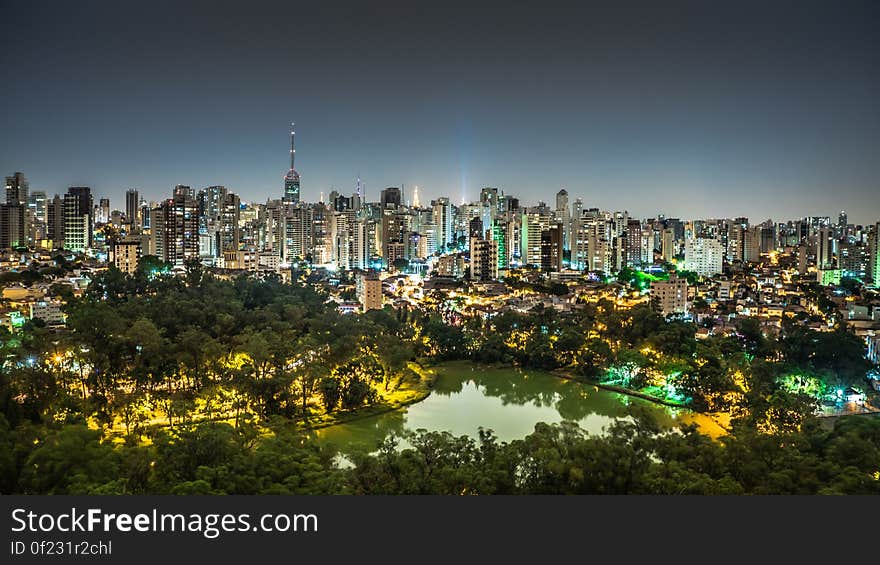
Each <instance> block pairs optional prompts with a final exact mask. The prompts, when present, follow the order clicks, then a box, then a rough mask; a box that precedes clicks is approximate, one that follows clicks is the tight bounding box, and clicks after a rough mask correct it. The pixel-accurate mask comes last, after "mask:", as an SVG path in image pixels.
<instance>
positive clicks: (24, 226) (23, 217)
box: [0, 173, 30, 249]
mask: <svg viewBox="0 0 880 565" xmlns="http://www.w3.org/2000/svg"><path fill="white" fill-rule="evenodd" d="M28 218H30V213H29V211H28V182H27V180H26V179H25V177H24V173H15V174H14V175H12V176H9V177H6V201H5V202H4V203H3V204H2V205H0V248H3V249H6V248H9V247H21V246H26V245H27V244H28V241H27V236H28V234H29V233H30V229H29V226H28V221H27V220H28Z"/></svg>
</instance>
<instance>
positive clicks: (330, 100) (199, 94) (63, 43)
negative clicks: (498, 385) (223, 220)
mask: <svg viewBox="0 0 880 565" xmlns="http://www.w3.org/2000/svg"><path fill="white" fill-rule="evenodd" d="M179 4H184V2H174V3H170V2H169V3H161V2H137V3H135V2H112V3H111V2H84V1H77V2H41V1H36V0H29V1H21V2H14V3H12V2H3V8H2V21H3V22H4V25H3V34H2V39H0V41H2V48H0V68H2V77H3V82H4V85H3V88H2V93H0V98H2V104H0V107H2V118H0V133H2V135H0V173H2V174H4V175H8V174H11V173H12V172H14V171H19V170H20V171H23V172H24V173H25V174H26V175H27V177H28V178H29V179H30V183H31V190H40V189H42V190H46V191H47V192H48V193H49V194H50V195H51V194H53V193H63V192H64V191H65V190H66V187H67V186H71V185H87V186H91V187H92V188H93V190H94V192H95V193H96V195H97V196H109V197H110V198H111V203H112V205H113V207H114V208H124V200H123V199H122V198H123V196H122V195H123V192H124V190H125V189H126V188H128V187H136V188H139V189H140V190H141V191H142V193H144V194H145V195H146V197H147V198H150V199H158V198H161V197H165V196H167V195H169V194H170V191H171V188H172V187H173V185H175V184H178V183H181V184H188V185H191V186H193V187H196V188H201V187H204V186H208V185H212V184H223V185H226V186H227V187H229V188H230V189H231V190H234V191H236V192H238V193H239V194H241V195H242V197H243V199H246V200H257V201H265V199H266V198H267V197H269V196H271V197H273V198H278V197H280V196H281V194H282V186H283V183H282V177H283V175H284V173H285V172H286V170H287V168H288V143H289V141H288V139H289V138H288V135H289V123H290V122H291V121H295V122H296V124H297V127H296V129H297V169H298V170H299V172H300V174H301V175H302V186H303V198H304V199H305V200H308V201H316V200H317V199H318V193H319V191H324V193H325V195H326V194H328V193H329V191H330V190H332V189H333V188H336V189H337V190H340V191H342V192H345V193H351V192H353V190H354V185H355V178H356V176H357V175H358V174H360V175H361V178H362V179H363V181H364V183H365V184H366V188H367V197H368V199H370V200H376V199H378V191H379V190H380V189H381V188H384V187H386V186H389V185H400V184H401V183H404V184H405V185H406V192H407V196H408V195H409V194H410V193H411V188H412V186H414V185H418V186H419V187H420V192H421V200H422V202H423V203H425V202H427V201H428V200H429V199H430V198H433V197H436V196H439V195H449V196H450V197H452V198H453V200H454V201H456V202H460V201H461V200H462V198H463V197H464V198H467V199H468V200H472V199H476V197H477V195H478V193H479V189H480V187H482V186H497V187H499V188H501V189H503V190H504V191H505V192H506V193H509V194H514V195H518V196H519V197H520V198H522V199H523V200H524V201H525V203H527V204H531V203H534V202H537V201H538V200H539V199H543V200H545V201H547V202H550V203H552V202H554V194H555V193H556V191H557V190H559V188H561V187H565V188H566V189H567V190H568V192H569V194H570V195H571V198H572V200H573V199H574V197H576V196H580V197H582V198H583V200H584V203H585V205H587V206H597V207H599V208H602V209H609V210H618V209H620V210H623V209H626V210H629V211H630V213H631V214H634V215H636V216H640V217H648V216H653V215H655V214H657V213H665V214H666V215H667V216H678V217H683V218H695V217H697V218H698V217H734V216H739V215H747V216H749V217H750V218H751V219H752V220H753V221H761V220H764V219H767V218H769V217H772V218H774V219H782V218H797V217H802V216H805V215H830V216H833V217H835V218H836V215H837V212H838V211H839V210H840V209H842V208H843V209H846V210H847V211H848V213H849V218H850V221H851V222H855V223H871V222H874V221H877V220H878V219H880V137H878V132H880V111H878V109H880V88H878V87H880V84H878V83H880V64H878V63H880V57H878V53H880V51H878V46H880V33H878V31H877V30H878V29H880V3H877V2H855V1H849V2H825V3H810V2H805V1H797V2H784V3H783V2H777V3H771V2H761V3H746V2H730V3H729V4H727V6H726V7H724V6H722V3H721V2H694V3H680V2H669V1H654V2H644V3H641V2H640V3H636V2H613V6H614V7H610V6H611V5H612V3H610V2H609V3H607V4H605V5H600V4H596V5H590V6H587V5H586V3H581V4H578V5H577V6H580V7H577V8H576V7H573V5H567V6H566V5H562V4H556V3H553V2H546V1H545V2H528V3H514V2H506V3H503V4H495V5H493V4H488V3H481V2H477V1H476V0H471V1H469V2H463V3H458V2H452V1H443V2H430V3H429V2H416V1H410V2H379V1H369V2H365V1H361V2H352V3H347V2H318V1H317V0H314V1H311V2H307V3H299V2H285V3H271V4H269V3H260V2H240V3H235V4H233V3H230V4H228V5H225V6H224V5H223V4H221V3H219V2H204V3H199V4H195V3H189V4H187V7H186V8H183V9H182V8H181V7H180V6H179ZM319 4H332V6H323V7H322V6H320V5H319ZM770 4H772V5H770Z"/></svg>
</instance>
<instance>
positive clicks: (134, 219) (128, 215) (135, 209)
mask: <svg viewBox="0 0 880 565" xmlns="http://www.w3.org/2000/svg"><path fill="white" fill-rule="evenodd" d="M139 212H140V195H139V194H138V191H137V189H136V188H129V189H128V190H126V191H125V221H126V222H127V223H128V224H130V225H131V226H132V227H133V228H139V227H140V224H141V222H139V221H138V218H139V216H140V214H139Z"/></svg>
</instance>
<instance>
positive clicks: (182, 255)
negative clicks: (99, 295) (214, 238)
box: [65, 190, 199, 266]
mask: <svg viewBox="0 0 880 565" xmlns="http://www.w3.org/2000/svg"><path fill="white" fill-rule="evenodd" d="M151 215H152V218H151V222H150V223H151V229H150V232H151V236H150V237H151V245H150V247H151V251H152V252H153V254H155V255H157V256H158V257H159V258H160V259H162V260H163V261H166V262H168V263H171V264H172V265H174V266H183V265H184V264H185V263H186V261H187V260H188V259H197V258H198V257H199V220H198V205H197V203H196V200H195V199H194V198H191V197H190V196H189V193H188V192H187V191H185V190H175V194H174V197H173V198H169V199H168V200H165V201H163V202H162V203H161V204H160V205H159V206H158V207H157V208H154V209H153V210H152V212H151ZM65 245H66V243H65Z"/></svg>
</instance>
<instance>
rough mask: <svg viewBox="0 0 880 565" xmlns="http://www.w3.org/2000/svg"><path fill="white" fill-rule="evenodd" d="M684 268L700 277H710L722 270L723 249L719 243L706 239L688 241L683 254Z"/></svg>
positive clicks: (715, 240) (698, 238)
mask: <svg viewBox="0 0 880 565" xmlns="http://www.w3.org/2000/svg"><path fill="white" fill-rule="evenodd" d="M684 268H685V270H687V271H693V272H695V273H697V274H698V275H700V276H701V277H711V276H713V275H717V274H720V273H722V272H723V270H724V249H723V247H722V245H721V241H719V240H717V239H713V238H708V237H695V238H693V239H690V240H688V242H687V244H686V245H685V252H684Z"/></svg>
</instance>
